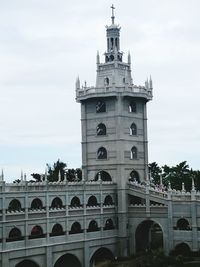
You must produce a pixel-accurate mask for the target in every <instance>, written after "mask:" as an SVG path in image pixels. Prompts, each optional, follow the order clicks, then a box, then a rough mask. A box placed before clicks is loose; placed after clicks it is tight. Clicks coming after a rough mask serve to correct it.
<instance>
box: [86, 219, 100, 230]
mask: <svg viewBox="0 0 200 267" xmlns="http://www.w3.org/2000/svg"><path fill="white" fill-rule="evenodd" d="M99 230H100V229H99V228H98V224H97V222H96V221H95V220H93V221H91V222H90V224H89V227H88V229H87V232H96V231H99Z"/></svg>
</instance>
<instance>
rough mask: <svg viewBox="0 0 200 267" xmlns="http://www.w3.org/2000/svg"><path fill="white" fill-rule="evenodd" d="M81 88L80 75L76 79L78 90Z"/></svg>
mask: <svg viewBox="0 0 200 267" xmlns="http://www.w3.org/2000/svg"><path fill="white" fill-rule="evenodd" d="M78 89H80V80H79V76H78V77H77V79H76V90H78Z"/></svg>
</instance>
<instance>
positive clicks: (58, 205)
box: [51, 197, 63, 209]
mask: <svg viewBox="0 0 200 267" xmlns="http://www.w3.org/2000/svg"><path fill="white" fill-rule="evenodd" d="M62 207H63V204H62V200H61V199H60V198H59V197H55V198H54V199H53V200H52V202H51V208H58V209H60V208H62Z"/></svg>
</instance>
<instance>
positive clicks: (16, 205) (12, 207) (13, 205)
mask: <svg viewBox="0 0 200 267" xmlns="http://www.w3.org/2000/svg"><path fill="white" fill-rule="evenodd" d="M21 209H22V207H21V203H20V201H19V200H18V199H13V200H11V201H10V203H9V205H8V211H20V210H21Z"/></svg>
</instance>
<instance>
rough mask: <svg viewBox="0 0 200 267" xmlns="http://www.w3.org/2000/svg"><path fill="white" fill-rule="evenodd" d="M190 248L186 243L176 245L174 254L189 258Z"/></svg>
mask: <svg viewBox="0 0 200 267" xmlns="http://www.w3.org/2000/svg"><path fill="white" fill-rule="evenodd" d="M190 252H191V250H190V247H189V246H188V244H186V243H184V242H183V243H180V244H178V245H176V247H175V249H174V254H175V255H183V256H189V255H190Z"/></svg>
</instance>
